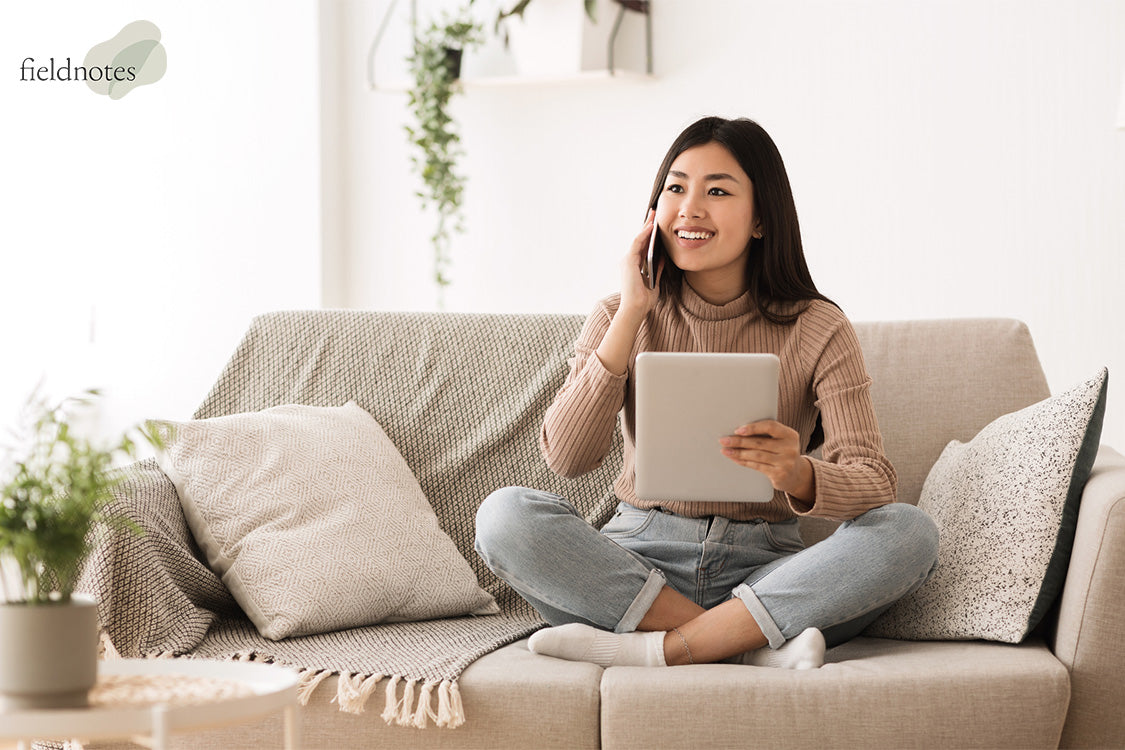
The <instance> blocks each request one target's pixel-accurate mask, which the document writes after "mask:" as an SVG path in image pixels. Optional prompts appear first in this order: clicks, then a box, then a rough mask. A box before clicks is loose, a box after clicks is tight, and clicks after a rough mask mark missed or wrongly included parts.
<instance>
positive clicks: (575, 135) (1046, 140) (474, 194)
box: [326, 0, 1125, 448]
mask: <svg viewBox="0 0 1125 750" xmlns="http://www.w3.org/2000/svg"><path fill="white" fill-rule="evenodd" d="M540 1H541V2H542V1H543V0H540ZM326 5H331V6H332V7H333V8H335V9H336V10H337V11H338V13H339V20H340V25H339V28H338V29H337V30H336V34H337V38H338V39H339V55H340V59H341V60H342V61H343V64H342V65H341V76H340V78H339V79H338V86H339V91H340V99H341V101H340V108H339V110H337V112H336V114H337V116H338V117H339V120H338V122H336V123H335V128H336V132H338V133H339V137H340V138H341V140H342V142H343V143H344V144H345V147H344V149H343V152H344V153H346V154H347V155H348V156H347V159H346V163H341V164H340V165H338V166H339V168H338V169H336V170H334V172H333V174H334V175H335V178H336V179H338V180H339V181H340V184H341V185H342V188H341V195H342V196H343V197H342V198H341V205H340V206H339V214H338V216H339V218H340V219H341V221H342V231H341V240H342V242H343V243H344V247H345V248H346V259H347V261H346V269H345V270H342V271H341V272H340V278H339V281H340V284H339V285H338V289H339V295H340V296H339V297H338V298H337V299H336V300H334V303H336V304H342V305H348V306H353V307H371V308H382V309H432V308H433V307H434V306H435V299H436V295H435V290H434V287H433V285H432V283H431V281H430V276H431V266H430V250H429V246H428V243H427V238H428V236H429V231H430V220H429V217H428V216H426V215H424V214H422V213H421V211H420V209H419V207H418V205H417V201H416V199H415V198H414V197H413V192H414V190H415V189H416V188H417V185H418V182H417V178H416V177H415V176H414V175H413V174H412V173H411V171H410V167H409V161H408V157H409V152H408V149H407V145H406V140H405V135H404V134H403V130H402V128H403V125H404V124H405V123H406V122H407V113H406V108H405V103H406V97H405V94H403V93H398V92H371V91H369V90H367V88H366V85H365V81H364V66H365V57H366V53H367V47H368V45H369V44H370V41H371V39H372V36H373V35H374V31H375V28H376V25H377V23H378V20H379V18H380V16H381V13H382V11H383V9H384V8H385V7H386V6H387V3H386V2H379V3H370V2H364V1H362V0H340V1H339V2H331V0H326ZM425 5H426V4H425V3H420V6H423V7H424V6H425ZM654 5H655V8H656V10H655V17H654V33H655V48H656V71H655V72H656V78H655V80H653V81H650V82H609V83H599V84H593V83H573V84H564V85H556V86H550V87H547V86H531V85H524V86H511V87H505V88H470V89H469V90H468V91H467V93H466V94H465V95H464V96H463V97H461V98H460V99H459V100H458V101H457V102H456V105H455V106H456V113H457V115H458V117H459V120H460V122H461V125H462V132H463V137H464V144H465V148H466V150H467V155H466V158H465V159H464V170H465V172H466V174H467V175H468V178H469V188H468V194H467V197H466V214H467V219H468V226H469V229H468V233H467V234H465V235H463V236H460V237H458V238H457V239H456V240H455V245H454V268H453V277H454V279H455V283H454V285H453V287H452V288H451V289H450V290H449V292H448V293H447V295H446V304H445V307H446V309H450V310H467V311H491V310H496V311H529V312H533V311H568V312H583V313H584V312H587V311H588V310H589V309H590V308H591V307H592V305H593V303H594V301H595V300H596V299H597V298H598V297H600V296H602V295H604V294H606V293H609V292H611V291H613V290H614V289H615V287H616V273H617V272H616V264H617V261H618V258H619V257H620V255H621V254H622V253H623V252H624V251H625V248H626V247H627V245H628V242H629V241H630V239H631V238H632V236H633V235H634V234H635V233H636V231H637V230H638V228H639V225H640V223H641V218H642V214H643V212H644V203H645V199H646V198H647V196H648V192H649V188H650V185H651V181H652V178H653V176H654V173H655V170H656V167H657V166H658V164H659V161H660V159H661V157H662V156H663V154H664V151H665V150H666V148H667V147H668V145H669V144H670V142H671V141H672V139H673V138H674V137H675V135H676V134H677V133H678V132H679V131H680V130H681V129H682V127H683V126H684V125H686V124H688V123H689V122H691V121H693V120H694V119H696V118H697V117H698V116H701V115H704V114H712V113H714V114H721V115H726V116H739V115H745V116H749V117H752V118H755V119H757V120H758V121H759V122H761V123H762V124H763V125H764V126H765V127H766V129H767V130H768V131H769V132H770V133H771V134H772V135H773V137H774V139H775V140H776V141H777V143H778V145H779V146H780V148H781V150H782V153H783V154H784V155H785V158H786V162H787V165H788V168H789V172H790V178H791V180H792V183H793V186H794V191H795V193H796V198H797V205H798V210H799V211H800V216H801V222H802V227H803V231H804V239H805V247H806V253H807V255H808V259H809V264H810V267H811V268H812V271H813V275H814V278H815V279H816V281H817V283H818V285H819V287H820V288H821V290H822V291H824V292H825V293H827V294H828V295H829V296H831V297H833V298H834V299H835V300H836V301H837V302H839V303H840V304H841V306H842V307H843V308H844V310H845V311H846V312H847V313H848V314H849V315H850V316H851V317H852V318H853V319H855V320H871V319H908V318H939V317H966V316H994V315H995V316H1010V317H1016V318H1021V319H1023V320H1025V321H1026V322H1027V323H1028V324H1029V326H1030V327H1031V331H1032V335H1033V336H1034V337H1035V340H1036V343H1037V346H1038V348H1039V352H1040V356H1041V358H1042V360H1043V363H1044V367H1045V370H1046V372H1047V376H1048V379H1049V381H1050V384H1051V387H1052V389H1053V390H1055V391H1058V390H1060V389H1065V388H1067V387H1069V386H1071V385H1073V384H1076V383H1077V382H1079V381H1081V380H1084V379H1085V378H1087V377H1089V376H1090V375H1092V374H1093V373H1094V371H1095V370H1096V368H1098V367H1100V366H1101V365H1108V366H1109V367H1110V370H1111V373H1112V375H1113V377H1112V378H1111V387H1110V402H1109V411H1108V413H1107V419H1106V425H1105V430H1104V436H1105V439H1106V441H1107V442H1111V443H1113V444H1115V445H1116V446H1117V447H1118V448H1125V420H1123V413H1125V398H1121V397H1120V396H1118V392H1119V391H1118V389H1120V388H1122V387H1125V386H1122V385H1120V383H1125V345H1123V344H1122V340H1123V337H1122V335H1121V333H1120V332H1119V330H1118V328H1117V324H1118V323H1119V322H1121V321H1125V294H1122V293H1121V291H1120V290H1121V289H1123V288H1125V270H1123V269H1125V264H1123V263H1122V262H1121V261H1120V260H1119V258H1118V253H1119V252H1120V250H1121V249H1122V247H1123V246H1125V218H1123V217H1125V131H1117V130H1115V129H1114V121H1115V117H1116V112H1117V107H1118V101H1119V96H1120V92H1121V77H1122V71H1123V70H1125V3H1122V2H1120V0H1082V2H1071V1H1069V0H1054V1H1051V2H1022V1H1020V2H1017V1H1016V0H948V1H946V2H940V3H938V2H931V1H928V0H846V1H843V0H820V1H818V2H813V1H811V0H693V1H692V2H686V1H681V2H677V1H676V0H657V2H655V3H654ZM1114 384H1117V385H1114Z"/></svg>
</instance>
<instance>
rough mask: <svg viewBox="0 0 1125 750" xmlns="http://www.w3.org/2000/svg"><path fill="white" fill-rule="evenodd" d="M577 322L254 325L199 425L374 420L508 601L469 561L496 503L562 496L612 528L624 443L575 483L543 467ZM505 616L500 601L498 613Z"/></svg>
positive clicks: (357, 316)
mask: <svg viewBox="0 0 1125 750" xmlns="http://www.w3.org/2000/svg"><path fill="white" fill-rule="evenodd" d="M582 321H583V316H579V315H470V314H453V313H390V312H359V311H344V310H324V311H300V312H279V313H270V314H267V315H262V316H260V317H258V318H255V319H254V321H253V323H252V324H251V326H250V329H249V330H248V331H247V333H246V335H245V336H244V337H243V340H242V342H241V344H239V346H238V349H237V350H236V351H235V353H234V355H233V356H232V358H231V360H230V361H229V362H228V364H227V366H226V368H225V369H224V371H223V373H222V375H221V376H220V378H219V380H218V382H217V383H216V384H215V385H214V387H213V388H212V390H211V393H210V395H209V396H208V397H207V399H206V400H205V401H204V403H203V405H202V406H200V408H199V409H198V410H197V412H196V414H195V417H196V418H198V419H202V418H207V417H215V416H221V415H225V414H235V413H239V412H245V411H258V410H261V409H266V408H269V407H271V406H278V405H281V404H290V403H296V404H310V405H314V406H338V405H341V404H344V403H346V402H347V401H355V402H356V403H357V404H359V405H360V406H361V407H363V408H364V409H366V410H367V411H368V412H369V413H370V414H371V415H372V416H374V417H375V419H376V420H377V421H378V422H379V424H380V425H381V426H382V427H383V429H384V430H385V431H386V433H387V435H388V437H390V439H391V440H392V442H394V444H395V446H396V447H397V448H398V449H399V451H400V452H401V453H402V455H403V457H404V458H405V459H406V462H407V464H409V466H410V468H411V469H412V470H413V471H414V474H415V476H416V477H417V478H418V481H419V483H420V484H421V485H422V490H423V491H424V492H425V494H426V497H427V498H429V500H430V503H431V504H432V505H433V506H434V510H435V512H436V513H437V516H438V519H439V522H440V523H441V526H442V528H443V529H444V530H445V532H446V533H447V534H449V536H450V538H452V539H453V541H454V543H456V544H457V546H458V548H459V549H460V551H461V553H462V554H463V555H464V556H465V559H466V560H468V561H469V563H470V565H472V566H473V569H474V571H475V572H476V574H477V577H478V578H479V579H480V580H481V583H482V585H483V586H484V587H485V588H486V589H488V590H489V593H491V594H493V596H496V597H497V598H498V599H500V600H505V599H507V598H509V597H512V596H514V593H513V592H511V591H510V590H509V589H508V588H507V587H506V586H504V585H501V583H500V582H499V580H498V579H496V578H495V577H494V576H493V575H492V573H491V572H490V571H488V570H487V568H486V567H485V566H484V564H483V562H482V561H481V560H480V558H479V556H478V555H477V554H476V553H475V552H474V551H473V536H474V528H475V517H474V515H473V513H471V512H467V511H466V510H465V509H466V507H471V508H473V509H475V508H476V507H477V506H478V505H479V504H480V502H481V501H483V500H484V498H485V497H486V496H487V495H488V494H489V493H491V492H492V491H493V490H496V489H499V488H501V487H505V486H508V485H515V484H521V485H527V486H531V487H538V488H541V489H545V490H549V491H551V492H556V493H558V494H560V495H563V496H565V497H568V498H570V499H571V501H572V502H574V503H575V505H576V506H577V507H578V508H579V509H580V510H581V512H582V513H583V514H584V515H585V517H586V518H587V519H588V520H589V521H590V522H591V523H594V524H597V525H601V524H603V523H605V521H607V520H608V519H609V516H610V515H612V513H613V510H614V508H615V507H616V505H617V501H616V500H615V499H614V497H613V490H612V484H613V480H614V479H615V478H616V475H617V472H618V471H619V470H620V468H621V438H620V436H618V438H617V440H616V442H615V444H614V448H613V453H612V455H611V456H610V457H609V458H608V459H607V460H606V462H605V464H604V465H603V466H602V467H601V468H599V469H598V470H596V471H594V472H591V473H590V474H587V475H586V476H583V477H580V478H578V479H575V480H567V479H562V478H561V477H558V476H556V475H554V474H553V473H551V471H550V470H549V469H548V468H547V466H546V463H545V462H544V461H543V459H542V458H541V457H540V454H539V429H540V426H541V424H542V420H543V413H544V412H545V411H546V409H547V406H548V405H549V404H550V402H551V399H552V398H553V397H554V394H555V392H556V391H557V390H558V389H559V388H560V387H561V386H562V383H563V380H564V379H565V377H566V373H567V370H568V365H567V359H568V358H569V357H570V355H571V353H572V351H573V346H574V341H575V339H576V338H577V336H578V332H579V329H580V328H581V325H582ZM501 604H502V605H503V604H504V601H501Z"/></svg>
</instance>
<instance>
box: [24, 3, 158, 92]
mask: <svg viewBox="0 0 1125 750" xmlns="http://www.w3.org/2000/svg"><path fill="white" fill-rule="evenodd" d="M167 69H168V55H167V54H166V53H165V51H164V45H163V44H161V43H160V29H158V28H156V24H154V23H152V22H151V21H134V22H133V23H131V24H129V25H127V26H126V27H125V28H123V29H121V31H120V32H118V34H117V36H115V37H113V38H112V39H109V40H106V41H104V42H101V43H100V44H95V45H94V46H93V47H92V48H91V49H90V51H89V52H87V53H86V59H85V60H83V62H82V64H81V65H74V64H73V63H72V62H71V58H70V57H67V58H66V59H65V61H64V60H63V58H61V57H60V58H54V57H50V58H47V60H43V59H42V58H40V59H38V60H37V59H36V58H34V57H25V58H24V59H23V62H22V63H20V80H21V81H27V82H33V81H34V82H39V81H64V82H82V83H85V84H86V85H87V86H89V87H90V90H91V91H93V92H94V93H95V94H102V95H103V96H108V97H109V98H110V99H120V98H121V97H123V96H125V95H126V94H128V93H129V92H130V91H132V90H133V89H135V88H137V87H138V86H144V85H146V84H149V83H156V82H157V81H159V80H160V79H161V78H163V77H164V71H166V70H167Z"/></svg>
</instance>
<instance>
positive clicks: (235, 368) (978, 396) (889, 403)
mask: <svg viewBox="0 0 1125 750" xmlns="http://www.w3.org/2000/svg"><path fill="white" fill-rule="evenodd" d="M582 321H583V317H582V316H579V315H515V314H506V315H505V314H498V315H474V314H455V313H392V312H360V311H344V310H323V311H299V312H279V313H270V314H268V315H263V316H260V317H258V318H256V319H255V320H254V322H253V324H252V325H251V327H250V329H249V331H248V332H247V333H246V336H245V337H244V339H243V341H242V343H241V344H240V345H239V347H238V349H237V351H236V352H235V354H234V356H233V357H232V358H231V360H230V362H229V363H228V364H227V367H226V369H225V370H224V372H223V373H222V375H221V377H220V379H219V381H218V382H217V383H216V384H215V386H214V387H213V389H212V391H211V394H210V395H209V396H208V397H207V399H206V401H205V402H204V404H203V405H202V406H201V407H200V408H199V410H198V411H197V412H196V415H195V416H196V417H197V418H205V417H213V416H220V415H223V414H233V413H237V412H243V411H257V410H260V409H265V408H268V407H271V406H277V405H280V404H286V403H303V404H312V405H318V406H334V405H339V404H343V403H345V402H347V401H349V400H352V401H355V402H356V403H358V404H359V405H360V406H362V407H363V408H364V409H366V410H367V411H369V412H370V413H371V414H372V415H373V416H374V417H375V419H376V420H378V421H379V423H380V424H381V425H382V426H383V428H384V430H386V432H387V434H388V436H390V438H391V440H393V441H394V443H395V445H396V446H398V448H399V450H400V451H401V452H402V454H403V456H404V458H405V459H406V461H407V463H408V464H409V465H410V467H411V468H412V469H413V470H414V473H415V475H416V476H417V477H418V480H419V482H420V483H421V485H422V489H423V490H424V491H425V493H426V496H427V497H428V498H429V499H430V502H431V503H432V504H433V506H434V509H435V511H436V512H437V514H438V518H439V519H440V521H441V523H442V527H443V528H444V529H445V530H446V532H447V533H449V534H450V536H451V537H452V538H453V539H454V541H455V542H456V543H457V544H458V546H459V548H460V549H461V552H462V553H463V554H464V555H465V557H466V559H468V560H469V561H470V563H471V564H472V565H473V566H474V568H475V570H476V572H477V574H478V576H479V577H481V579H482V581H486V582H488V584H491V585H488V586H487V587H488V588H490V590H492V593H493V594H494V595H496V594H497V593H499V592H500V591H501V587H500V586H499V583H498V582H497V581H495V579H493V578H492V575H491V573H489V572H488V571H487V570H486V569H485V568H484V566H483V565H482V564H481V563H480V561H479V560H478V557H477V555H476V554H475V553H473V551H472V537H473V521H474V519H473V518H472V517H471V516H468V517H465V515H464V513H460V514H458V513H453V512H450V511H449V509H450V508H452V507H454V506H455V505H457V506H459V505H461V503H460V502H454V500H457V501H460V500H463V499H464V498H466V497H467V498H473V499H474V500H475V502H476V503H479V502H480V501H481V500H483V499H484V498H485V497H486V496H487V495H488V494H489V493H490V492H491V491H493V490H495V489H497V488H499V487H503V486H507V485H512V484H522V485H527V486H532V487H537V488H540V489H545V490H549V491H552V492H557V493H559V494H561V495H563V496H565V497H568V498H570V499H571V500H572V501H573V502H574V503H575V504H576V505H577V506H578V507H579V508H580V510H581V511H582V512H583V514H584V515H585V516H586V517H587V518H588V519H589V520H590V521H591V522H592V523H595V524H599V525H600V524H601V523H603V522H604V521H606V520H607V519H608V517H609V515H610V514H611V513H612V511H613V508H614V506H615V505H616V501H615V500H614V499H613V494H612V489H611V485H612V483H613V480H614V478H615V477H616V474H617V472H618V471H619V470H620V466H621V442H620V440H621V439H620V435H618V438H617V441H616V442H615V444H614V447H613V450H612V451H611V453H610V455H609V456H608V457H607V458H606V460H605V462H604V463H603V465H602V466H601V467H600V468H599V469H597V470H596V471H594V472H591V473H590V474H587V475H585V476H583V477H580V478H578V479H574V480H566V479H562V478H560V477H557V476H555V475H554V474H552V473H551V472H550V471H549V470H548V469H547V467H546V465H545V463H544V462H543V459H542V458H541V457H540V454H539V447H538V436H539V428H540V425H541V423H542V418H543V412H544V411H545V410H546V408H547V406H548V405H549V404H550V402H551V399H552V398H553V397H554V394H555V392H556V391H557V390H558V388H559V387H560V386H561V385H562V382H563V379H564V378H565V376H566V373H567V369H568V364H567V361H568V359H569V357H570V356H571V354H572V351H573V344H574V340H575V339H576V338H577V336H578V332H579V330H580V328H581V325H582ZM856 331H857V334H858V335H859V339H860V343H861V344H862V346H863V350H864V357H865V360H866V363H867V368H868V370H869V372H870V374H871V376H872V379H873V381H874V384H873V386H872V398H873V400H874V402H875V410H876V413H877V415H878V418H879V425H880V428H881V429H882V432H883V435H884V442H885V447H886V450H887V454H888V456H889V457H890V459H891V462H892V463H893V464H894V466H895V469H896V470H897V472H898V477H899V498H900V499H901V500H904V501H906V502H911V503H916V502H917V501H918V495H919V493H920V491H921V488H922V483H923V481H924V480H925V478H926V474H927V473H928V472H929V470H930V467H931V466H932V465H933V463H934V461H935V460H937V457H938V456H939V455H940V453H941V451H942V449H943V448H944V447H945V445H946V443H948V442H949V441H950V440H954V439H956V440H962V441H965V440H969V439H970V438H972V437H973V435H975V434H976V433H977V432H978V431H979V430H980V428H981V427H983V426H984V425H986V424H987V423H988V422H990V421H992V420H993V419H995V418H996V417H998V416H1000V415H1002V414H1006V413H1008V412H1010V411H1014V410H1016V409H1019V408H1022V407H1024V406H1027V405H1029V404H1032V403H1035V402H1036V401H1039V400H1041V399H1043V398H1046V397H1047V396H1048V395H1049V391H1048V388H1047V382H1046V378H1045V377H1044V375H1043V370H1042V368H1041V366H1040V364H1039V360H1038V357H1037V356H1036V353H1035V347H1034V345H1033V344H1032V342H1031V336H1030V334H1029V332H1028V330H1027V327H1026V326H1025V325H1024V324H1023V323H1020V322H1019V321H1015V320H1006V319H961V320H933V321H903V322H886V323H857V324H856ZM804 526H805V527H806V528H805V530H806V537H807V538H809V540H810V541H813V540H815V539H816V538H819V537H820V536H823V534H825V533H827V532H828V531H830V529H831V526H827V525H821V526H820V527H819V528H817V525H816V524H805V525H804Z"/></svg>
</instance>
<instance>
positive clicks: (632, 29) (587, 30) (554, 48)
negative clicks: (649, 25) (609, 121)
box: [505, 0, 645, 77]
mask: <svg viewBox="0 0 1125 750" xmlns="http://www.w3.org/2000/svg"><path fill="white" fill-rule="evenodd" d="M619 10H620V6H619V5H618V4H617V3H615V2H613V1H612V0H598V4H597V9H596V14H597V17H598V22H597V23H596V24H595V23H593V22H592V21H590V19H589V17H587V15H586V11H585V8H584V7H583V3H582V2H581V0H535V1H534V2H532V3H531V4H530V5H528V6H527V9H526V10H524V12H523V17H522V18H520V17H519V16H515V17H512V18H509V19H508V20H507V21H506V22H505V23H506V25H507V30H508V42H509V46H510V48H511V52H512V57H513V58H514V60H515V67H516V72H517V73H519V74H520V75H521V76H535V77H566V76H574V75H578V74H580V73H584V72H589V71H604V70H606V69H607V68H608V67H609V54H608V44H609V38H610V35H611V33H612V30H613V23H614V20H615V18H616V16H617V13H618V11H619ZM644 24H645V20H644V16H642V15H641V14H639V13H626V14H625V18H624V19H623V23H622V26H621V30H620V32H619V34H618V40H617V45H616V49H617V58H616V59H615V63H614V67H615V68H616V69H618V70H632V71H634V72H641V71H643V70H644V46H645V26H644Z"/></svg>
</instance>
